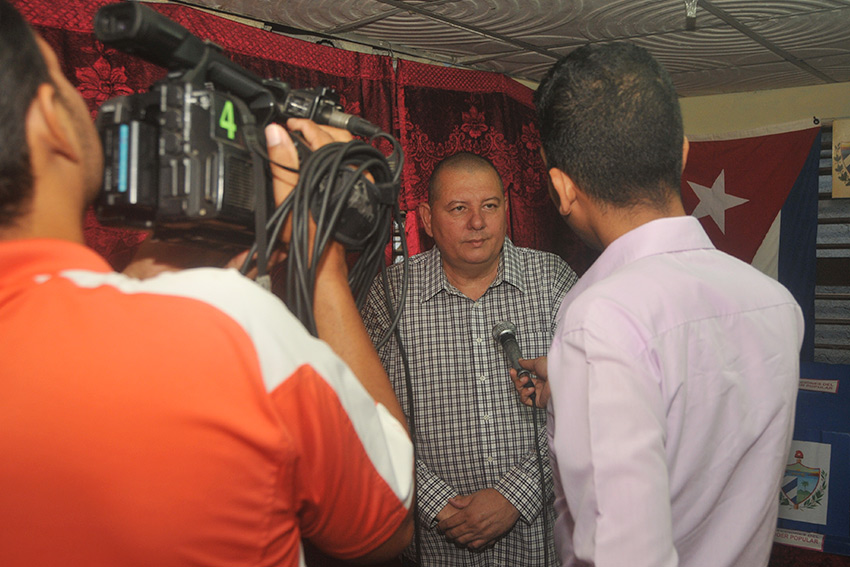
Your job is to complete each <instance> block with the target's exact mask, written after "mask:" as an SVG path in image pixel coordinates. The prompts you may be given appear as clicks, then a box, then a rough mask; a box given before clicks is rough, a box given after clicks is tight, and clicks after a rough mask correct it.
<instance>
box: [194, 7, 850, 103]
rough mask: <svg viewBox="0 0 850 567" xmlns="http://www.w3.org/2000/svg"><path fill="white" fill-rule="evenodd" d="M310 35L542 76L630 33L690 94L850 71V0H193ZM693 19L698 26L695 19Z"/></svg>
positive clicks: (804, 81)
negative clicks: (571, 56) (565, 59)
mask: <svg viewBox="0 0 850 567" xmlns="http://www.w3.org/2000/svg"><path fill="white" fill-rule="evenodd" d="M181 3H183V4H192V5H196V6H202V7H205V8H209V9H213V10H216V11H219V12H222V13H225V14H234V15H239V16H243V17H247V18H250V19H254V20H258V21H260V22H262V23H264V24H265V25H266V27H267V28H269V29H273V30H276V31H280V32H283V33H287V34H288V35H294V36H297V37H301V38H304V39H308V40H320V39H324V40H327V39H331V40H335V39H336V40H344V41H345V42H348V44H351V43H354V44H357V45H358V46H359V48H360V49H368V48H370V47H372V48H375V49H377V50H379V51H380V52H381V53H386V52H388V51H389V52H392V53H395V54H397V55H399V56H402V57H404V56H417V57H424V58H426V59H430V60H432V61H434V62H435V63H438V64H440V63H442V64H452V65H460V66H468V67H470V68H475V69H483V70H488V71H496V72H500V73H505V74H509V75H511V76H514V77H516V78H518V79H521V80H526V81H530V82H536V81H539V80H540V78H541V77H542V76H543V75H544V74H545V72H546V71H547V70H548V69H549V67H551V65H552V63H554V62H555V60H557V58H558V57H560V56H562V55H564V54H566V53H568V52H569V51H571V50H572V49H574V48H575V47H577V46H579V45H582V44H585V43H588V42H607V41H616V40H631V41H634V42H635V43H638V44H640V45H642V46H644V47H646V48H647V49H649V50H650V51H651V52H652V53H653V54H654V55H655V56H656V57H657V58H658V59H659V60H660V61H661V62H662V63H663V64H664V65H665V66H666V67H667V69H668V70H669V71H670V73H671V75H672V76H673V79H674V82H675V84H676V88H677V89H678V91H679V93H680V94H681V95H682V96H694V95H704V94H717V93H726V92H739V91H746V90H763V89H775V88H784V87H794V86H806V85H818V84H825V83H829V82H844V81H847V80H848V79H850V70H848V69H849V68H850V64H848V63H850V61H848V60H850V0H782V1H765V0H698V7H697V16H696V19H695V20H688V19H687V18H686V11H685V2H684V0H190V1H185V0H184V1H182V2H181ZM694 24H695V25H694Z"/></svg>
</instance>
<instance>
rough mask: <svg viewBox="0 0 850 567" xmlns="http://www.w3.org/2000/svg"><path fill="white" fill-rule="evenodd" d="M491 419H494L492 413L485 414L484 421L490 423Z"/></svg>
mask: <svg viewBox="0 0 850 567" xmlns="http://www.w3.org/2000/svg"><path fill="white" fill-rule="evenodd" d="M491 419H493V414H491V413H485V414H484V421H490V420H491Z"/></svg>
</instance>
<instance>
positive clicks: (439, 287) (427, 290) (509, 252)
mask: <svg viewBox="0 0 850 567" xmlns="http://www.w3.org/2000/svg"><path fill="white" fill-rule="evenodd" d="M424 254H425V259H424V263H425V284H424V285H423V286H422V293H421V294H420V296H419V300H420V301H421V302H423V303H424V302H425V301H428V300H429V299H431V298H432V297H434V296H435V295H437V294H438V293H440V292H441V291H445V292H446V293H453V294H457V295H463V294H462V293H461V292H460V291H459V290H458V289H457V288H456V287H455V286H453V285H452V284H451V283H450V282H449V280H448V278H447V277H446V272H445V270H444V269H443V260H442V256H441V255H440V250H439V248H437V246H434V247H433V248H431V249H430V250H428V251H427V252H424ZM502 282H505V283H508V284H510V285H512V286H514V287H515V288H517V289H518V290H519V291H521V292H522V293H525V288H526V286H525V274H524V273H523V271H522V266H521V262H520V257H519V252H518V251H517V247H516V246H514V243H513V242H511V240H510V238H508V237H505V243H504V245H503V246H502V252H501V253H500V254H499V269H498V270H497V272H496V277H495V278H494V279H493V281H492V282H491V283H490V286H489V287H490V288H493V287H496V286H498V285H499V284H501V283H502Z"/></svg>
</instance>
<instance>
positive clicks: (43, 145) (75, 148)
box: [27, 83, 81, 161]
mask: <svg viewBox="0 0 850 567" xmlns="http://www.w3.org/2000/svg"><path fill="white" fill-rule="evenodd" d="M73 131H74V128H73V122H72V121H71V119H70V116H69V114H68V110H67V109H66V108H65V107H64V106H63V104H62V101H61V100H60V98H59V94H58V92H57V90H56V87H55V86H54V85H52V84H51V83H42V84H41V85H40V86H39V87H38V90H37V91H36V94H35V98H33V101H32V103H31V104H30V108H29V111H28V113H27V134H28V137H29V136H32V139H31V144H30V151H31V152H33V153H34V154H35V153H38V150H39V149H41V150H45V151H50V152H53V153H56V154H60V155H62V156H64V157H66V158H67V159H69V160H71V161H79V160H80V158H81V156H80V151H81V149H80V147H79V144H78V143H77V140H76V138H75V136H74V135H73Z"/></svg>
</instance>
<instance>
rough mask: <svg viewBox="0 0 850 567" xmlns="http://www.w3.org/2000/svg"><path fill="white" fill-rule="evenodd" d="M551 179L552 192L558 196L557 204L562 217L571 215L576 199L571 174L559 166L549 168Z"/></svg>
mask: <svg viewBox="0 0 850 567" xmlns="http://www.w3.org/2000/svg"><path fill="white" fill-rule="evenodd" d="M549 180H550V181H551V182H552V192H553V193H554V196H555V197H557V201H556V202H555V206H556V207H557V208H558V213H560V215H561V216H562V217H568V216H570V213H571V212H572V210H573V204H575V201H576V185H575V183H573V180H572V178H571V177H570V176H569V175H567V174H566V173H564V172H563V171H561V170H560V169H558V168H557V167H553V168H550V169H549Z"/></svg>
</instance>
